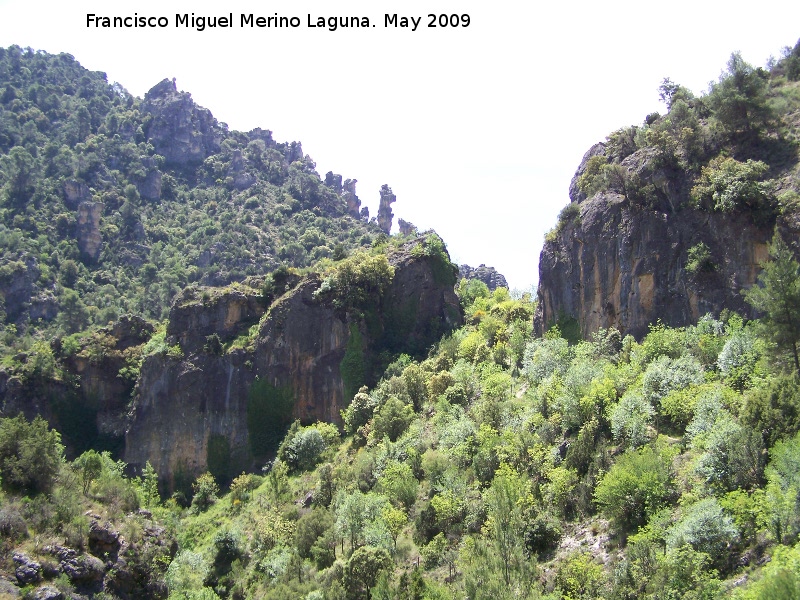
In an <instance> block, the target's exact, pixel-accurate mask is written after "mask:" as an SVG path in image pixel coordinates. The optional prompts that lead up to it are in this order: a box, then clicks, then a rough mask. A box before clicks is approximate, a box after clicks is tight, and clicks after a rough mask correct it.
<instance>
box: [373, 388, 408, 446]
mask: <svg viewBox="0 0 800 600" xmlns="http://www.w3.org/2000/svg"><path fill="white" fill-rule="evenodd" d="M413 420H414V409H413V408H412V407H411V406H410V405H408V404H406V403H404V402H402V401H401V400H398V399H397V398H389V399H388V400H387V401H386V402H385V403H384V405H383V406H382V407H381V408H380V410H378V412H377V413H376V414H375V420H374V422H373V427H372V434H373V435H374V436H375V439H377V440H380V439H383V438H384V437H388V438H389V440H390V441H392V442H396V441H397V439H398V438H399V437H400V436H401V435H402V434H403V433H404V432H405V430H406V429H408V426H409V425H410V424H411V422H412V421H413Z"/></svg>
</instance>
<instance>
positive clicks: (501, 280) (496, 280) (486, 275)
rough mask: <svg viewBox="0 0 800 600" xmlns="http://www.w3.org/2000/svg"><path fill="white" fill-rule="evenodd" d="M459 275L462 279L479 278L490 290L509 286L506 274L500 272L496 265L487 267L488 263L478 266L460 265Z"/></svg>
mask: <svg viewBox="0 0 800 600" xmlns="http://www.w3.org/2000/svg"><path fill="white" fill-rule="evenodd" d="M458 277H459V278H460V279H478V280H479V281H482V282H483V283H485V284H486V287H488V288H489V290H490V291H494V290H496V289H497V288H499V287H504V288H507V287H508V282H507V281H506V278H505V276H504V275H503V274H502V273H498V272H497V269H495V268H494V267H487V266H486V265H479V266H478V267H477V268H473V267H470V266H469V265H459V266H458Z"/></svg>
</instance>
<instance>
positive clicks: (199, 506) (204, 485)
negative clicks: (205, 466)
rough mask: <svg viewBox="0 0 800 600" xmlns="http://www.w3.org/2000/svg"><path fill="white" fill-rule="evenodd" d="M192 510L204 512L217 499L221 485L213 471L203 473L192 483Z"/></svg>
mask: <svg viewBox="0 0 800 600" xmlns="http://www.w3.org/2000/svg"><path fill="white" fill-rule="evenodd" d="M192 492H193V493H194V496H193V497H192V510H193V511H194V512H203V511H205V510H207V509H208V508H209V507H210V506H211V505H212V504H214V503H215V502H216V501H217V494H219V486H218V485H217V482H216V481H215V480H214V476H213V475H212V474H211V473H203V474H202V475H200V477H198V478H197V479H196V480H195V482H194V483H193V484H192Z"/></svg>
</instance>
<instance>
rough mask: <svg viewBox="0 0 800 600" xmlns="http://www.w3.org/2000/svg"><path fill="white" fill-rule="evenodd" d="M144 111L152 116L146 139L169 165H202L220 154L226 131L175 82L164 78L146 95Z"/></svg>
mask: <svg viewBox="0 0 800 600" xmlns="http://www.w3.org/2000/svg"><path fill="white" fill-rule="evenodd" d="M142 112H144V113H149V114H151V115H152V117H153V118H152V120H151V121H150V123H149V125H148V127H147V131H146V134H147V140H148V141H149V142H150V143H152V144H153V146H154V147H155V150H156V152H157V153H158V154H160V155H161V156H163V157H164V159H165V161H166V164H167V165H176V166H185V165H193V164H199V163H201V162H203V160H205V159H206V158H207V157H208V156H210V155H211V154H213V153H214V152H217V151H219V148H220V143H221V140H222V137H223V129H222V127H220V125H219V124H218V123H217V120H216V119H215V118H214V117H213V115H212V114H211V112H210V111H209V110H207V109H205V108H200V107H199V106H197V104H195V103H194V101H193V100H192V96H191V94H189V93H187V92H178V88H177V87H176V85H175V80H174V79H172V80H170V79H164V80H162V81H161V82H160V83H158V84H156V85H155V86H153V88H152V89H151V90H150V91H149V92H147V93H146V94H145V96H144V101H143V102H142Z"/></svg>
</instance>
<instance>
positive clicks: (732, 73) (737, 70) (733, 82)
mask: <svg viewBox="0 0 800 600" xmlns="http://www.w3.org/2000/svg"><path fill="white" fill-rule="evenodd" d="M768 86H769V83H768V75H767V73H766V72H765V71H764V70H763V69H754V68H753V67H752V66H751V65H749V64H747V63H746V62H745V61H744V59H743V58H742V55H741V54H740V53H738V52H734V53H733V54H731V57H730V59H729V60H728V70H727V72H726V73H723V74H722V76H721V77H720V79H719V82H718V83H715V84H713V85H712V86H711V93H710V94H709V95H708V103H709V105H710V107H711V110H712V111H714V116H715V117H716V119H717V121H719V123H720V125H721V126H722V128H723V129H724V130H725V131H726V132H727V133H728V134H730V135H735V134H737V133H745V134H749V133H754V132H756V133H757V132H758V131H759V130H760V129H761V128H762V127H764V126H765V125H766V124H767V122H768V121H769V119H770V117H771V111H770V108H769V105H768V104H767V88H768Z"/></svg>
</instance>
